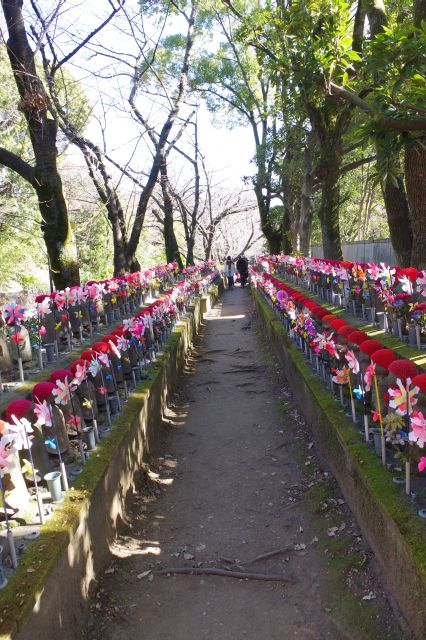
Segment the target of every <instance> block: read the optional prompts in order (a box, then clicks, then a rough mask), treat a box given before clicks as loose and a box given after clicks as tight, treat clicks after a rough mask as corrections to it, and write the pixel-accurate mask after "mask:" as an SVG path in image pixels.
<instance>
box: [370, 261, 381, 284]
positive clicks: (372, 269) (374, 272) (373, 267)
mask: <svg viewBox="0 0 426 640" xmlns="http://www.w3.org/2000/svg"><path fill="white" fill-rule="evenodd" d="M367 267H368V268H367V271H368V273H369V274H370V276H371V277H372V278H373V280H378V279H379V278H380V270H379V269H378V268H377V265H376V264H375V263H374V262H371V263H368V265H367Z"/></svg>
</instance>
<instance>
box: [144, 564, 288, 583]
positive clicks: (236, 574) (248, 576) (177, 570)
mask: <svg viewBox="0 0 426 640" xmlns="http://www.w3.org/2000/svg"><path fill="white" fill-rule="evenodd" d="M155 573H158V574H160V575H165V574H168V573H174V574H185V575H193V576H202V575H209V576H223V577H224V578H237V579H238V580H265V581H270V582H288V583H294V582H295V581H294V580H292V579H291V578H286V577H284V576H279V575H276V574H268V573H245V572H244V571H227V570H226V569H212V568H208V567H173V568H169V569H160V570H159V571H156V572H155Z"/></svg>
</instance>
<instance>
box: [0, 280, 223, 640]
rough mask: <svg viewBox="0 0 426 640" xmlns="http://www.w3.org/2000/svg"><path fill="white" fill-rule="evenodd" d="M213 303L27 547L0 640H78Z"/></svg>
mask: <svg viewBox="0 0 426 640" xmlns="http://www.w3.org/2000/svg"><path fill="white" fill-rule="evenodd" d="M216 297H217V290H215V291H214V292H213V293H212V294H207V295H204V296H203V297H202V298H201V297H199V298H197V299H196V301H195V303H194V305H193V306H192V307H191V308H190V309H189V310H188V313H187V315H186V316H185V317H184V318H183V319H182V320H181V321H180V322H179V323H178V325H177V326H176V327H175V329H174V331H173V332H172V335H171V337H170V338H169V341H168V342H167V344H166V345H165V348H164V352H163V354H162V355H161V356H159V358H158V359H157V361H156V362H155V363H154V364H153V366H152V368H151V370H150V371H151V379H150V380H143V381H142V382H140V383H139V384H138V386H137V388H136V390H135V392H134V393H133V394H132V395H131V396H130V398H129V400H128V402H127V404H126V406H125V409H124V411H123V413H122V414H121V415H120V416H119V417H118V418H117V419H116V420H115V422H114V424H113V428H112V429H111V431H110V432H109V433H108V434H107V435H106V436H105V438H103V439H102V442H101V443H100V444H99V446H98V449H97V453H96V455H93V456H91V457H90V459H89V460H88V462H87V464H86V466H85V470H84V472H83V474H82V475H81V476H80V477H79V478H78V479H77V480H76V482H75V485H74V487H73V489H72V490H71V491H70V492H69V494H68V495H67V498H66V499H65V501H64V503H63V505H61V507H60V508H58V509H57V510H56V511H55V513H54V515H53V517H52V518H51V519H50V520H49V522H48V523H46V525H44V526H43V527H41V532H42V535H41V536H40V538H38V539H37V540H36V541H34V542H33V543H31V545H30V547H29V548H28V549H27V551H26V553H25V556H24V557H23V560H22V562H21V563H20V566H19V567H18V569H17V571H16V572H15V574H14V576H13V577H12V578H11V579H10V581H9V584H8V585H7V587H6V588H5V589H4V590H3V591H0V640H6V639H7V640H10V639H11V638H13V640H45V639H46V637H48V638H61V639H62V640H74V639H77V638H81V629H82V628H83V627H84V621H85V618H86V616H87V614H88V598H89V591H90V589H91V587H92V585H93V584H94V583H95V581H96V574H97V573H98V571H99V570H100V569H101V568H102V567H103V566H104V565H105V563H106V562H107V560H108V558H109V552H110V545H111V543H112V541H113V539H114V537H115V535H116V532H117V525H118V524H119V522H120V521H121V520H123V518H124V513H125V499H126V496H127V494H128V492H129V491H130V490H131V489H132V488H133V487H134V477H135V474H136V473H137V472H138V471H139V470H140V469H141V464H142V461H143V460H146V459H147V458H148V457H149V454H150V450H151V449H152V446H153V445H154V444H155V441H156V439H157V438H158V435H159V432H160V429H159V427H160V423H161V416H162V412H163V410H164V407H165V406H166V404H167V402H168V400H169V399H170V397H171V394H172V393H173V391H174V389H175V388H176V386H177V383H178V380H179V375H180V374H181V372H182V370H183V366H184V364H185V360H186V356H187V354H188V350H189V348H190V346H191V344H192V342H193V338H194V336H195V335H196V334H197V332H198V330H199V327H200V324H201V321H202V317H203V309H205V310H207V309H209V308H210V307H211V305H212V304H213V301H214V300H213V299H214V298H216Z"/></svg>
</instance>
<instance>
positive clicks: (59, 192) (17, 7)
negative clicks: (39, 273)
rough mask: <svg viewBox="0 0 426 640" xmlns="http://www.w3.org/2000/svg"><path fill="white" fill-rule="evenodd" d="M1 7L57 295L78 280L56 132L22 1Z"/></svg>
mask: <svg viewBox="0 0 426 640" xmlns="http://www.w3.org/2000/svg"><path fill="white" fill-rule="evenodd" d="M2 7H3V13H4V16H5V19H6V24H7V29H8V33H9V39H8V41H7V48H8V55H9V59H10V64H11V67H12V71H13V74H14V78H15V82H16V86H17V88H18V91H19V95H20V97H21V100H20V103H19V105H18V108H19V109H20V111H22V112H23V114H24V116H25V119H26V121H27V127H28V132H29V135H30V139H31V144H32V147H33V151H34V157H35V166H34V177H33V181H32V185H33V187H34V189H35V191H36V193H37V197H38V202H39V208H40V213H41V216H42V219H43V221H42V230H43V236H44V240H45V243H46V248H47V253H48V256H49V263H50V270H51V273H52V277H53V282H54V284H55V287H56V288H57V289H63V288H65V287H66V286H70V285H75V284H79V282H80V274H79V264H78V259H77V248H76V244H75V240H74V236H73V233H72V230H71V227H70V224H69V219H68V209H67V205H66V201H65V197H64V194H63V188H62V180H61V177H60V175H59V172H58V167H57V149H56V137H57V131H58V126H57V122H56V120H55V119H53V118H52V116H51V113H50V111H49V97H48V95H47V93H46V91H45V89H44V86H43V83H42V81H41V80H40V78H39V76H38V74H37V71H36V67H35V62H34V53H33V51H32V49H31V47H30V45H29V42H28V38H27V34H26V30H25V23H24V18H23V15H22V0H2Z"/></svg>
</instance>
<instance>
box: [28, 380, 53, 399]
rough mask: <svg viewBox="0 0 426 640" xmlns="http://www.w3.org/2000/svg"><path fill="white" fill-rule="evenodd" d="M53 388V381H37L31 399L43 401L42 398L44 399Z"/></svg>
mask: <svg viewBox="0 0 426 640" xmlns="http://www.w3.org/2000/svg"><path fill="white" fill-rule="evenodd" d="M55 388H56V385H54V384H53V382H47V381H46V382H38V383H37V384H35V385H34V387H33V390H32V394H33V399H34V400H38V401H39V402H43V400H46V399H47V398H48V397H49V396H50V394H51V393H52V391H53V389H55Z"/></svg>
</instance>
